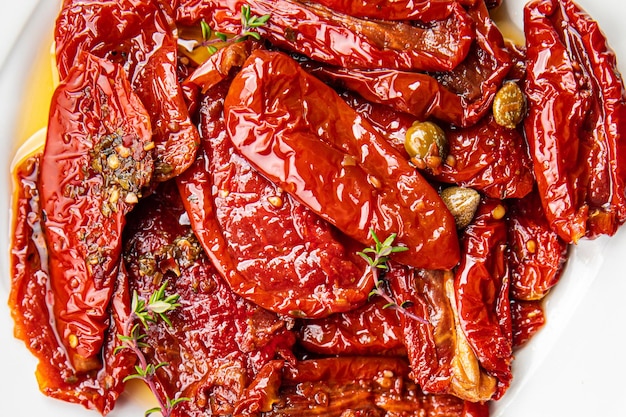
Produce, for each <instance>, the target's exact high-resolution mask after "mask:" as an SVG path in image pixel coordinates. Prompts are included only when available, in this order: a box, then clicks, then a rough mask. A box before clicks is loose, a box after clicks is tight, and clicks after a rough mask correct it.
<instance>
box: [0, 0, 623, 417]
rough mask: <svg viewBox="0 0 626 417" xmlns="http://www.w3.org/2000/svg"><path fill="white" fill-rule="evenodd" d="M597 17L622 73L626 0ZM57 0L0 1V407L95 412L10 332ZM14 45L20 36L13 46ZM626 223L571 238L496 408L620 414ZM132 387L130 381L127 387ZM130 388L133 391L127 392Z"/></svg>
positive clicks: (71, 416) (123, 404)
mask: <svg viewBox="0 0 626 417" xmlns="http://www.w3.org/2000/svg"><path fill="white" fill-rule="evenodd" d="M524 2H525V1H524V0H504V3H505V5H504V6H503V10H501V12H500V13H502V14H504V15H505V16H508V17H509V18H510V19H511V20H512V21H513V22H514V23H515V24H517V25H518V26H519V25H521V13H522V7H523V4H524ZM579 4H581V5H583V7H584V8H585V9H586V10H587V11H588V12H589V13H590V14H591V15H592V16H593V17H594V18H595V19H596V20H598V21H599V22H600V25H601V27H602V28H603V30H604V31H605V33H606V34H607V36H608V38H609V41H610V43H611V45H612V47H613V49H615V51H616V52H617V55H618V62H619V64H620V68H621V70H622V72H623V73H624V74H626V23H625V21H626V3H624V2H623V0H603V1H594V0H579ZM57 10H58V6H57V1H55V0H19V1H16V0H13V1H12V0H1V1H0V39H1V40H2V41H1V42H0V45H1V46H0V166H2V167H3V168H2V169H1V170H0V195H2V196H3V197H2V198H0V415H1V416H12V417H34V416H53V417H55V416H59V417H82V416H85V417H87V416H96V415H97V413H95V412H93V411H88V410H85V409H83V408H82V407H80V406H77V405H69V404H65V403H63V402H61V401H57V400H53V399H49V398H47V397H45V396H43V395H42V394H41V393H40V392H39V390H38V388H37V382H36V380H35V377H34V369H35V365H36V363H35V359H34V358H33V357H32V356H31V355H30V353H29V352H28V350H27V349H26V347H25V346H24V344H23V343H22V342H21V341H18V340H16V339H14V338H13V336H12V326H13V324H12V321H11V318H10V312H9V309H8V308H7V305H6V300H7V298H8V291H9V285H10V277H9V263H8V251H9V242H10V233H9V222H10V207H11V202H10V198H11V179H10V172H9V166H10V162H11V160H12V158H13V155H14V153H15V151H16V147H17V145H16V140H15V129H16V120H17V118H18V114H17V112H18V109H19V108H20V103H21V101H22V99H23V96H24V89H25V86H26V85H27V83H28V82H29V77H31V76H32V64H33V62H34V60H35V56H34V54H35V53H36V52H37V51H39V50H41V45H42V42H44V39H45V38H46V36H48V35H49V33H50V31H51V30H52V25H53V23H54V18H55V15H56V12H57ZM13 45H17V46H13ZM625 296H626V229H622V230H621V231H620V232H618V234H617V235H616V236H614V237H612V238H602V239H598V240H595V241H585V242H582V243H581V244H580V245H579V246H578V247H576V248H574V251H573V253H572V255H571V259H570V262H569V264H568V265H567V268H566V271H565V274H564V276H563V278H562V280H561V282H560V283H559V285H558V286H557V288H556V289H555V290H554V291H553V293H552V294H551V295H550V296H549V298H548V300H547V302H546V311H547V315H548V323H547V325H546V326H545V327H544V329H543V330H542V331H541V332H540V333H539V334H538V335H537V336H536V337H535V338H534V339H533V340H532V341H531V343H530V344H529V345H527V346H526V347H524V348H523V349H522V350H521V351H519V352H518V353H517V355H516V360H515V363H514V381H513V384H512V385H511V388H510V389H509V391H508V392H507V394H506V395H505V396H504V398H503V399H502V400H500V401H499V402H497V403H496V404H494V406H493V409H492V416H495V417H528V416H533V417H556V416H569V417H583V416H585V417H587V416H601V417H614V416H615V417H626V401H624V399H623V396H624V393H626V359H625V358H624V356H623V352H624V346H625V345H626V324H625V323H624V320H625V319H626V302H625V300H624V297H625ZM134 392H135V393H136V392H137V391H134ZM134 395H135V396H134ZM146 401H147V400H146V399H145V398H143V396H142V398H137V397H136V394H129V393H125V394H124V395H123V396H122V398H121V400H120V401H119V402H118V405H117V407H116V409H115V411H114V412H113V413H111V414H110V416H111V417H130V416H141V415H143V411H144V410H145V409H146V408H148V407H146V406H147V405H148V403H147V402H146Z"/></svg>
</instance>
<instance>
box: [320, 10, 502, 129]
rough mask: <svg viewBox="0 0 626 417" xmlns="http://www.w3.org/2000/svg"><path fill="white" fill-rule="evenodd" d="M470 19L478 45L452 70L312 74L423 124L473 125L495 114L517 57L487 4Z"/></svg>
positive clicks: (336, 70)
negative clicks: (494, 105) (498, 97)
mask: <svg viewBox="0 0 626 417" xmlns="http://www.w3.org/2000/svg"><path fill="white" fill-rule="evenodd" d="M468 14H469V15H470V17H471V18H472V20H473V21H474V23H475V27H476V41H475V43H473V44H472V47H471V48H470V51H469V53H468V55H467V56H466V57H465V59H464V60H463V62H461V63H460V64H459V65H458V66H457V67H455V69H454V70H452V71H447V72H441V73H434V74H423V73H419V72H413V71H400V70H396V69H389V67H383V68H379V69H372V70H368V71H363V70H357V69H351V68H348V67H346V66H341V67H330V66H319V65H311V67H312V69H311V70H312V72H313V73H314V74H316V75H317V76H319V77H321V78H322V79H325V80H328V81H329V82H332V83H333V84H335V85H337V86H339V87H341V88H345V89H348V90H351V91H353V92H355V93H358V94H359V95H361V96H362V97H364V98H365V99H366V100H369V101H371V102H375V103H381V104H385V105H388V106H391V107H393V108H394V109H396V110H398V111H401V112H405V113H409V114H412V115H413V116H415V117H416V118H417V119H418V120H426V119H428V118H435V119H438V120H441V121H443V122H446V123H450V124H453V125H455V126H460V127H465V126H471V125H473V124H475V123H476V122H478V121H479V120H480V119H481V118H482V117H483V116H484V115H485V114H487V113H488V112H489V111H490V110H491V103H492V100H493V97H494V96H495V94H496V92H497V91H498V89H499V88H500V86H501V84H502V81H503V80H504V79H505V77H506V75H507V73H508V72H509V70H510V68H511V58H510V56H509V54H508V51H507V49H506V47H505V45H504V40H503V38H502V34H501V33H500V31H499V30H498V28H497V27H496V26H495V24H494V23H493V22H492V21H491V19H490V17H489V13H488V11H487V9H486V8H485V6H484V4H483V3H482V2H479V3H477V4H476V6H475V7H472V8H471V9H470V10H469V11H468Z"/></svg>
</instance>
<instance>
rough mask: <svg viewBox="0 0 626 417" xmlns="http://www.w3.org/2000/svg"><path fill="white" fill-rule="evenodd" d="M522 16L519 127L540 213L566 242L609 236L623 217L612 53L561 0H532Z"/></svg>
mask: <svg viewBox="0 0 626 417" xmlns="http://www.w3.org/2000/svg"><path fill="white" fill-rule="evenodd" d="M524 22H525V24H524V31H525V35H526V44H527V48H526V49H527V57H528V65H527V77H526V89H525V90H526V95H527V97H528V103H529V111H528V117H527V118H526V120H525V131H526V136H527V138H528V142H529V145H530V149H531V155H532V158H533V162H534V170H535V177H536V178H537V184H538V188H539V193H540V195H541V198H542V205H543V208H544V211H545V213H546V216H547V218H548V220H549V222H550V225H551V227H552V228H553V229H554V230H555V231H556V232H557V233H558V234H559V236H560V237H561V238H562V239H563V240H564V241H565V242H567V243H575V242H577V241H578V240H579V239H580V238H582V237H583V236H587V237H590V238H594V237H597V236H598V235H601V234H607V235H612V234H614V233H615V231H616V230H617V227H618V226H619V225H620V224H622V223H624V221H625V220H626V195H625V189H626V187H625V184H626V180H625V179H626V175H625V174H626V169H625V168H624V159H625V158H626V140H624V138H623V137H622V133H621V132H622V131H623V127H624V126H625V124H626V122H625V117H626V90H625V89H624V85H623V82H622V78H621V76H620V75H619V71H618V69H617V64H616V59H615V54H614V53H613V51H612V50H611V49H610V47H609V46H608V45H607V41H606V38H605V36H604V34H603V33H602V32H601V30H600V29H599V28H598V25H597V22H595V21H593V19H591V17H589V15H587V14H586V13H585V12H583V11H582V10H581V9H580V8H579V7H578V6H577V5H576V4H575V3H573V2H571V1H569V0H566V1H560V2H556V1H553V0H541V1H539V0H537V1H533V2H531V3H529V4H528V5H527V6H526V8H525V9H524ZM545 57H549V59H545ZM563 126H567V128H566V129H563Z"/></svg>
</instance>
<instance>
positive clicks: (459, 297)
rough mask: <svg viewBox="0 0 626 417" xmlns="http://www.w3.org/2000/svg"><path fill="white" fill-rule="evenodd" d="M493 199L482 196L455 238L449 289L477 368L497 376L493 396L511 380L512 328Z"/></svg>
mask: <svg viewBox="0 0 626 417" xmlns="http://www.w3.org/2000/svg"><path fill="white" fill-rule="evenodd" d="M501 210H504V207H503V206H502V203H501V202H500V201H499V200H494V199H485V200H483V201H482V202H481V204H480V205H479V208H478V211H477V213H476V215H475V217H474V219H473V220H472V223H471V224H470V225H469V226H468V227H467V228H466V229H465V230H464V233H463V235H462V236H461V247H462V254H463V256H462V258H461V263H460V265H459V267H458V269H457V271H456V273H455V278H454V290H455V298H456V304H457V309H458V314H459V321H460V324H461V327H462V329H463V332H464V333H465V336H466V337H467V339H468V341H469V343H470V345H471V346H472V349H473V350H474V352H475V353H476V355H477V357H478V359H479V361H480V364H481V365H482V367H483V368H484V369H485V370H486V371H487V372H489V373H490V374H492V375H494V376H496V377H497V378H498V387H499V389H498V392H497V393H496V396H495V398H496V399H497V398H499V397H500V396H501V395H502V394H504V391H505V390H506V388H508V386H509V384H510V381H511V377H512V375H511V360H512V330H511V312H510V305H509V304H510V301H509V289H510V282H509V280H510V276H509V265H508V260H507V258H506V249H507V241H508V240H507V226H506V222H505V219H504V218H503V217H502V216H500V215H498V216H497V217H496V216H495V215H496V213H498V212H501Z"/></svg>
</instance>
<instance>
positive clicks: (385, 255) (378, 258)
mask: <svg viewBox="0 0 626 417" xmlns="http://www.w3.org/2000/svg"><path fill="white" fill-rule="evenodd" d="M370 234H371V235H372V239H374V243H375V246H374V247H373V248H365V249H363V251H362V252H357V253H358V255H359V256H361V257H362V258H363V259H365V261H366V262H367V263H368V265H369V267H370V271H371V273H372V276H373V278H374V288H373V289H372V291H370V293H369V298H370V299H371V298H372V297H374V296H379V297H381V298H382V299H383V300H385V301H386V304H385V305H384V307H383V308H394V309H396V310H397V311H398V312H400V313H401V314H404V315H406V316H407V317H411V318H412V319H414V320H417V321H419V322H421V323H427V321H426V320H425V319H424V318H423V317H420V316H418V315H416V314H414V313H412V312H410V311H409V310H407V307H408V306H409V305H410V304H411V302H410V301H404V302H402V303H398V302H397V301H396V300H394V299H393V298H392V297H391V295H389V294H388V292H387V291H386V283H385V280H384V279H382V278H381V274H380V272H381V271H387V270H388V269H389V266H388V264H387V262H388V261H389V257H390V256H391V255H392V254H394V253H399V252H405V251H407V250H409V248H407V247H406V246H393V242H394V240H396V237H397V234H396V233H392V234H391V235H389V236H388V237H387V238H386V239H385V240H384V241H381V240H380V239H379V238H378V236H376V233H375V232H374V230H372V229H370ZM369 254H373V255H372V256H370V255H369Z"/></svg>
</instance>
